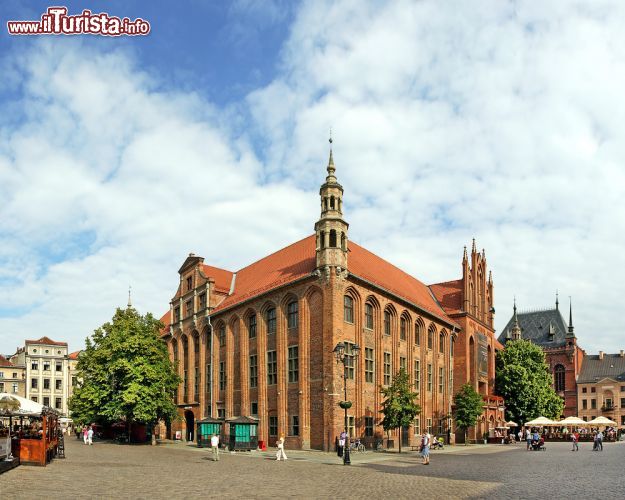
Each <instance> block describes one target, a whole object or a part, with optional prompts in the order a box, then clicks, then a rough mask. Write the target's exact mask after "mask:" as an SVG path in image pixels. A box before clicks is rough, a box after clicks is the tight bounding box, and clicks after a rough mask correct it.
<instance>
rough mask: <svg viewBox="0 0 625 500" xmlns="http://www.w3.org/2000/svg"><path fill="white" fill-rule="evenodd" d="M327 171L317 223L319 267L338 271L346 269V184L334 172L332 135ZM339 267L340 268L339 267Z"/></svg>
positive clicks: (321, 190) (320, 192) (321, 192)
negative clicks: (344, 194) (344, 186)
mask: <svg viewBox="0 0 625 500" xmlns="http://www.w3.org/2000/svg"><path fill="white" fill-rule="evenodd" d="M327 170H328V175H327V177H326V181H325V183H324V184H322V185H321V188H320V189H319V196H320V197H321V216H320V217H319V220H318V221H317V222H316V223H315V234H316V235H317V244H316V248H317V269H319V270H322V269H326V268H329V267H335V268H337V271H338V272H341V271H343V270H346V269H347V228H348V227H349V224H348V223H347V222H345V221H344V220H343V186H341V185H340V184H339V183H338V181H337V180H336V176H335V175H334V172H335V170H336V169H335V168H334V158H333V157H332V138H330V159H329V160H328V168H327ZM338 268H340V269H338Z"/></svg>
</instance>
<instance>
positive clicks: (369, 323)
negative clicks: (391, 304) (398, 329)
mask: <svg viewBox="0 0 625 500" xmlns="http://www.w3.org/2000/svg"><path fill="white" fill-rule="evenodd" d="M365 327H366V328H369V329H371V330H373V306H372V305H371V304H370V303H369V302H367V303H366V304H365Z"/></svg>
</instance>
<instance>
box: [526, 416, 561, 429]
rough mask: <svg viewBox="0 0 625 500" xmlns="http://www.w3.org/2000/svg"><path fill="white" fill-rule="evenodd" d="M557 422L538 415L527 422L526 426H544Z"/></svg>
mask: <svg viewBox="0 0 625 500" xmlns="http://www.w3.org/2000/svg"><path fill="white" fill-rule="evenodd" d="M554 424H555V422H554V421H553V420H551V419H550V418H547V417H538V418H535V419H534V420H530V421H529V422H525V426H526V427H541V426H542V427H544V426H549V425H554Z"/></svg>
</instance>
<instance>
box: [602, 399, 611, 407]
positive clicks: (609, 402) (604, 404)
mask: <svg viewBox="0 0 625 500" xmlns="http://www.w3.org/2000/svg"><path fill="white" fill-rule="evenodd" d="M603 406H604V407H605V408H612V406H613V405H612V398H603Z"/></svg>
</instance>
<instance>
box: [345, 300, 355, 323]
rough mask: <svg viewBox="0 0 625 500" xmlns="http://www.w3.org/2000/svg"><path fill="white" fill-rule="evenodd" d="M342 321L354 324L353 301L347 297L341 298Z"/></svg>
mask: <svg viewBox="0 0 625 500" xmlns="http://www.w3.org/2000/svg"><path fill="white" fill-rule="evenodd" d="M343 319H344V320H345V321H346V322H347V323H353V322H354V299H352V298H351V297H350V296H349V295H345V296H344V297H343Z"/></svg>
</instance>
